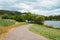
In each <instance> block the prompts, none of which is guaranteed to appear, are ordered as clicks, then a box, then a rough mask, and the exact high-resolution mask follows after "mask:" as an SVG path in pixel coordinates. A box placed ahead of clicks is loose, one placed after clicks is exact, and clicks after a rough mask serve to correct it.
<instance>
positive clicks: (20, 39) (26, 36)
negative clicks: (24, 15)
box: [4, 24, 47, 40]
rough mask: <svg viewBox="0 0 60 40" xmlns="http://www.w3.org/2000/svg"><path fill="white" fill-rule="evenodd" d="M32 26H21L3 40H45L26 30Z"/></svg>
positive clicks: (45, 39)
mask: <svg viewBox="0 0 60 40" xmlns="http://www.w3.org/2000/svg"><path fill="white" fill-rule="evenodd" d="M32 25H33V24H28V25H23V26H21V27H18V28H16V29H14V30H12V31H10V32H9V33H8V36H7V37H5V39H4V40H47V38H45V37H43V36H38V35H36V34H34V33H32V32H30V31H29V30H28V27H30V26H32Z"/></svg>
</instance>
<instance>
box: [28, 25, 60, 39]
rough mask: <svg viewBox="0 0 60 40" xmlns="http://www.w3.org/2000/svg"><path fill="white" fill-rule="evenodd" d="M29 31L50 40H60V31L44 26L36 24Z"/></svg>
mask: <svg viewBox="0 0 60 40" xmlns="http://www.w3.org/2000/svg"><path fill="white" fill-rule="evenodd" d="M29 30H30V31H32V32H34V33H36V34H39V35H42V36H45V37H46V38H49V39H50V40H60V29H54V28H49V27H46V26H44V25H38V24H34V25H33V26H31V27H29Z"/></svg>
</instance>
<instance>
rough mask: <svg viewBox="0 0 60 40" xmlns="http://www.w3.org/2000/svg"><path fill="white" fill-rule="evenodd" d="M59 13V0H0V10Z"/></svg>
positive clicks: (42, 13) (47, 13) (41, 13)
mask: <svg viewBox="0 0 60 40" xmlns="http://www.w3.org/2000/svg"><path fill="white" fill-rule="evenodd" d="M2 9H3V10H11V11H19V12H32V13H35V14H40V15H47V16H48V15H59V14H60V0H0V10H2Z"/></svg>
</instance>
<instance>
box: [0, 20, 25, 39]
mask: <svg viewBox="0 0 60 40" xmlns="http://www.w3.org/2000/svg"><path fill="white" fill-rule="evenodd" d="M25 24H26V23H25V22H16V21H15V20H9V19H1V20H0V40H1V39H2V38H3V37H4V36H5V34H6V33H7V32H8V31H10V30H11V29H12V28H16V27H19V26H21V25H25Z"/></svg>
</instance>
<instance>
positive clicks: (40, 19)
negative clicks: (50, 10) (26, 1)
mask: <svg viewBox="0 0 60 40" xmlns="http://www.w3.org/2000/svg"><path fill="white" fill-rule="evenodd" d="M0 18H1V19H13V20H16V21H18V22H25V21H26V20H27V21H28V22H30V23H37V24H43V23H44V21H45V20H60V15H58V16H43V15H37V14H32V13H31V12H24V13H21V12H17V11H8V10H0Z"/></svg>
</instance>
